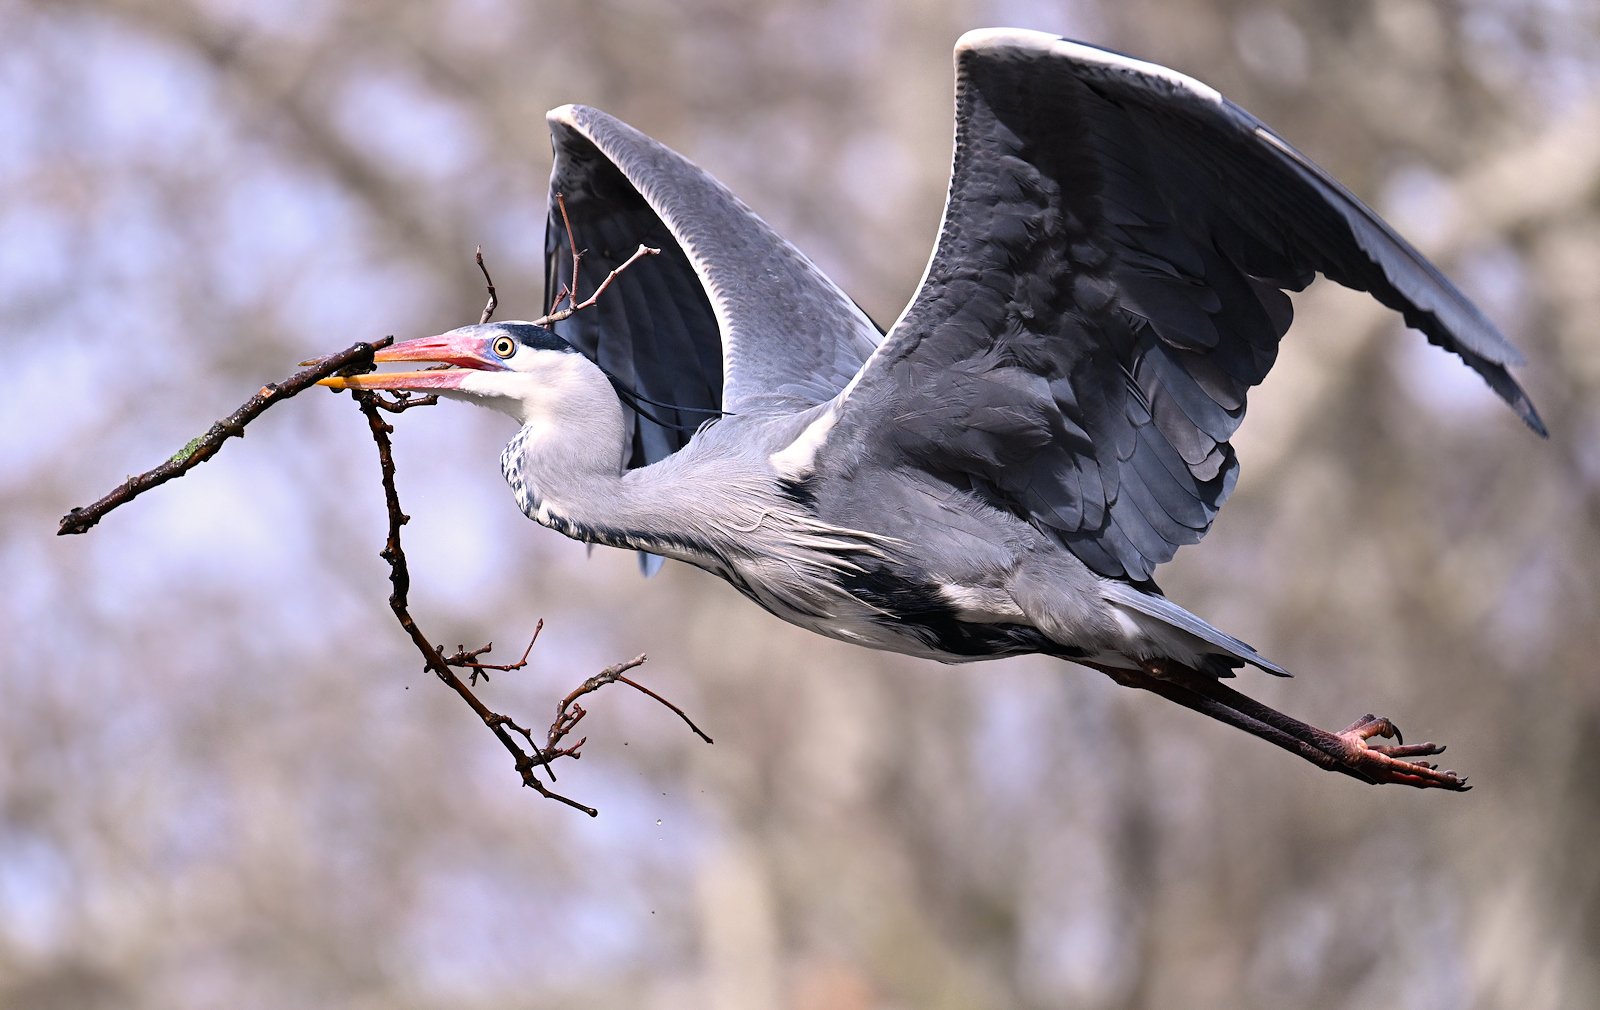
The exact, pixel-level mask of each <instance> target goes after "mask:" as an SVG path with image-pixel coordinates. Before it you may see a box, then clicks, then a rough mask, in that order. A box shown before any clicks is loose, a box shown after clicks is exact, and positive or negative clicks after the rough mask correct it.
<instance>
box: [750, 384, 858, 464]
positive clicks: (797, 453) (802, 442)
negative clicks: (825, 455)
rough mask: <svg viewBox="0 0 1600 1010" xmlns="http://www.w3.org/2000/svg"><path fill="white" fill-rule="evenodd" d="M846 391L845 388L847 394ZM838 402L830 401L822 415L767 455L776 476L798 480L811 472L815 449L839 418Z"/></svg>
mask: <svg viewBox="0 0 1600 1010" xmlns="http://www.w3.org/2000/svg"><path fill="white" fill-rule="evenodd" d="M854 384H855V380H851V385H852V386H853V385H854ZM848 392H849V390H848V389H847V390H846V394H847V395H848ZM840 399H841V400H842V399H843V397H840ZM838 404H839V400H835V401H834V402H833V403H830V404H829V405H828V409H827V410H825V411H823V412H822V416H820V417H818V418H817V419H816V420H815V421H812V422H811V423H810V424H808V425H806V428H805V430H804V431H802V432H801V433H800V436H799V437H798V438H796V439H795V440H794V441H793V442H790V443H789V444H788V445H787V446H785V447H784V448H782V449H779V450H778V451H777V452H775V453H773V454H772V455H770V456H768V457H767V462H768V463H771V464H772V469H774V470H776V471H778V476H780V477H783V478H785V479H787V480H799V479H800V478H802V477H804V476H806V475H807V474H808V473H810V472H811V469H812V464H813V463H814V462H815V461H816V458H817V450H818V449H820V448H822V443H823V442H826V441H827V440H828V432H829V431H831V430H832V429H833V425H834V422H835V421H837V420H839V407H838Z"/></svg>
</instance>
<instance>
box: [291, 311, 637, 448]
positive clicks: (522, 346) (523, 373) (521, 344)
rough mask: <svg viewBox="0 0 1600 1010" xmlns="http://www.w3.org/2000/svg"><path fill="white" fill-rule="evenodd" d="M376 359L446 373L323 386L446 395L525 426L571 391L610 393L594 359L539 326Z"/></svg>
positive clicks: (441, 340)
mask: <svg viewBox="0 0 1600 1010" xmlns="http://www.w3.org/2000/svg"><path fill="white" fill-rule="evenodd" d="M373 360H375V361H378V362H380V363H382V362H390V361H434V362H438V363H439V365H441V366H444V367H436V368H430V369H426V370H423V371H420V372H369V373H367V374H365V375H350V376H335V377H333V378H328V379H323V380H322V381H321V383H320V385H324V386H331V387H333V388H334V389H394V390H406V391H412V392H420V393H438V394H439V395H441V396H445V397H448V398H450V399H455V400H467V401H469V402H472V403H477V404H479V405H481V406H485V407H491V408H493V409H495V410H498V411H500V412H501V413H504V414H510V415H511V416H512V417H514V418H516V419H517V420H518V421H520V422H522V423H524V424H525V423H527V422H528V421H529V420H531V419H532V418H533V417H534V416H535V415H536V414H537V413H538V411H539V406H540V403H541V402H543V401H547V400H548V399H549V398H550V396H551V394H552V393H555V394H557V395H559V394H560V392H561V391H562V390H563V388H568V389H572V390H573V391H574V392H577V388H575V387H588V386H592V385H594V384H595V381H596V380H598V383H599V385H600V387H604V388H605V389H606V390H607V391H608V392H609V386H608V385H607V382H606V379H605V377H604V375H603V374H602V373H601V372H600V370H599V369H598V368H597V367H596V366H595V365H594V364H593V363H592V362H590V361H589V359H587V358H585V357H584V356H583V355H582V354H579V353H578V351H577V349H576V348H574V347H573V346H572V345H571V344H569V343H567V342H566V341H565V340H563V339H561V338H560V337H558V336H556V335H555V334H554V333H552V332H551V331H550V330H547V329H545V328H544V327H542V326H535V325H533V324H532V323H524V322H504V323H482V324H479V325H475V326H462V327H460V328H458V329H454V330H451V331H450V332H448V333H441V334H439V335H438V336H434V337H421V338H418V339H416V340H405V341H401V342H400V343H398V344H394V345H392V346H390V347H386V348H384V349H383V350H381V351H378V352H377V353H375V354H374V355H373ZM589 372H592V373H593V375H589V374H587V373H589Z"/></svg>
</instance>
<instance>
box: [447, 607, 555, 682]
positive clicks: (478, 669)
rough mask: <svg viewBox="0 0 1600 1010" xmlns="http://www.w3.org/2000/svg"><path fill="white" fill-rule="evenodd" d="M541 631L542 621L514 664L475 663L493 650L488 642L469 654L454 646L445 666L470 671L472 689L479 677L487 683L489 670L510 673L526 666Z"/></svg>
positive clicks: (469, 679) (535, 626) (464, 649)
mask: <svg viewBox="0 0 1600 1010" xmlns="http://www.w3.org/2000/svg"><path fill="white" fill-rule="evenodd" d="M543 630H544V620H543V619H540V621H539V623H538V624H536V625H534V627H533V637H532V638H530V639H529V640H528V647H527V648H526V649H523V650H522V658H521V659H519V660H517V661H516V662H515V663H479V662H477V659H478V657H479V656H482V655H483V654H484V653H487V652H489V651H490V650H492V649H493V648H494V643H493V642H490V643H489V644H488V645H485V646H483V647H482V648H480V649H473V650H472V651H471V652H468V651H467V647H466V646H465V645H458V646H456V654H455V655H453V656H447V657H445V664H446V665H448V666H454V667H456V668H458V669H464V670H471V671H472V674H471V675H470V676H469V677H468V678H467V683H468V684H469V685H471V686H472V687H477V686H478V678H479V677H482V678H483V682H484V683H485V684H487V683H489V671H490V670H503V671H506V672H510V671H512V670H520V669H522V668H523V667H525V666H527V665H528V656H529V655H531V654H532V653H533V643H535V642H537V641H538V640H539V632H541V631H543Z"/></svg>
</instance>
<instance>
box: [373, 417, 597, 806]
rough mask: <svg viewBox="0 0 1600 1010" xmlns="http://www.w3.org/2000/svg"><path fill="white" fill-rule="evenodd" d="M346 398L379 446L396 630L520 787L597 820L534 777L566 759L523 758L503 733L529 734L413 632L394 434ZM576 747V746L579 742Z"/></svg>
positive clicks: (383, 555)
mask: <svg viewBox="0 0 1600 1010" xmlns="http://www.w3.org/2000/svg"><path fill="white" fill-rule="evenodd" d="M350 393H351V395H353V396H354V397H355V399H356V403H357V404H358V405H359V406H360V408H361V413H363V414H365V415H366V418H367V426H368V427H369V428H370V429H371V430H372V440H373V441H374V442H376V443H377V445H378V466H379V469H380V470H381V472H382V475H383V499H384V502H385V504H386V505H387V506H388V509H389V539H388V541H387V542H386V543H385V544H384V548H383V550H382V551H381V552H379V555H378V556H379V557H381V558H383V560H385V561H387V562H388V563H389V583H390V585H391V586H393V590H392V591H391V592H390V594H389V609H390V610H392V611H394V616H395V619H396V620H398V621H399V622H400V627H402V628H404V629H405V631H406V634H408V635H409V636H411V642H412V644H413V645H415V646H416V647H417V651H418V652H420V653H422V659H423V663H424V664H425V665H426V666H427V668H428V669H429V670H431V671H433V674H434V676H436V677H438V678H439V679H440V680H442V681H444V684H445V686H446V687H448V688H450V689H451V690H452V691H454V692H455V693H456V694H458V695H460V696H461V700H463V701H465V702H466V703H467V706H468V707H469V708H471V709H472V711H473V712H474V713H476V714H477V716H478V718H479V719H481V720H482V721H483V724H484V725H485V726H488V727H489V729H490V731H491V732H493V733H494V735H495V737H496V739H498V740H499V741H500V743H501V744H502V745H503V746H504V747H505V748H506V750H508V751H510V752H511V754H512V757H513V758H514V759H515V766H516V769H517V772H518V773H519V774H520V775H521V776H522V782H523V784H524V785H526V786H528V787H529V788H531V789H533V790H534V791H536V792H538V793H539V794H540V795H541V796H545V797H547V798H549V799H552V800H559V801H561V802H562V803H565V804H567V805H568V806H570V807H573V808H574V809H577V810H582V811H583V812H584V813H586V814H588V815H589V816H590V817H595V816H598V815H599V813H600V811H598V810H596V809H594V808H593V807H588V806H584V805H583V804H582V803H579V802H578V801H577V800H574V799H569V798H568V797H566V796H562V795H561V794H560V793H555V792H552V791H550V790H549V789H547V788H546V787H545V785H544V783H543V782H541V781H539V779H538V777H537V776H535V775H534V769H535V768H536V767H537V766H538V765H540V764H544V765H548V764H549V762H550V761H551V760H553V759H554V757H557V756H566V755H547V754H542V753H539V751H538V748H537V747H536V748H534V751H535V753H534V754H528V753H527V752H526V751H524V750H523V749H522V748H521V747H519V746H518V745H517V742H516V740H514V739H512V737H511V733H510V732H508V727H509V728H510V729H513V730H517V731H518V732H521V733H522V735H523V736H524V737H527V736H528V735H529V734H528V731H526V730H523V729H522V728H521V727H519V726H517V725H516V724H515V723H514V722H512V721H511V720H510V719H508V718H507V717H505V716H503V715H500V714H498V713H496V712H493V711H490V709H489V707H488V706H487V705H485V704H484V703H483V702H481V701H479V700H478V697H477V695H475V694H473V693H472V691H471V689H470V688H468V687H467V685H466V684H463V683H462V682H461V678H460V677H457V676H456V674H455V671H454V670H452V669H450V666H449V664H447V663H446V662H445V661H444V657H443V656H441V655H440V654H439V650H438V649H436V648H434V646H433V643H432V642H430V641H428V639H427V636H425V635H423V633H422V630H421V629H420V628H418V627H417V622H416V621H415V620H413V619H412V617H411V611H410V607H409V603H408V597H409V596H410V593H411V569H410V567H409V566H408V565H407V564H406V555H405V550H404V549H403V548H402V547H401V546H400V527H402V526H404V525H405V524H406V523H408V522H410V521H411V517H410V516H408V515H406V514H405V513H404V512H402V511H401V510H400V496H399V494H398V493H397V492H396V491H395V486H394V452H393V449H392V444H391V442H390V440H389V436H390V435H391V434H393V432H394V428H393V427H391V426H390V425H389V424H387V423H385V422H384V420H383V418H382V417H381V416H380V415H379V414H378V406H377V404H376V402H374V398H373V394H372V393H371V392H370V391H368V390H364V389H352V390H351V391H350ZM579 746H581V742H580V744H579ZM576 749H577V748H576V747H574V748H571V750H573V751H576ZM570 756H572V757H577V754H576V753H573V754H571V755H570Z"/></svg>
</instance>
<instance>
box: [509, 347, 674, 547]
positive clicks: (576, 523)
mask: <svg viewBox="0 0 1600 1010" xmlns="http://www.w3.org/2000/svg"><path fill="white" fill-rule="evenodd" d="M596 373H597V374H598V370H596ZM601 383H602V384H603V385H602V384H596V385H595V388H593V389H588V388H584V389H577V390H569V391H567V395H563V396H560V397H557V398H552V399H551V400H549V401H547V402H545V403H542V404H540V405H539V407H538V409H537V410H530V411H529V413H528V414H527V416H526V417H525V419H524V424H523V427H522V430H521V431H519V432H517V434H516V436H515V437H514V438H512V440H511V442H510V443H509V444H508V445H507V446H506V448H505V452H504V453H502V454H501V470H502V471H503V472H504V474H505V477H506V482H507V483H508V484H510V485H511V489H512V491H513V492H514V493H515V494H516V497H517V505H518V507H519V508H521V509H522V511H523V513H524V514H526V515H527V516H528V517H529V518H531V519H533V520H535V521H536V522H539V523H542V524H544V525H545V526H549V527H550V528H551V529H554V530H557V531H558V532H561V533H564V534H566V535H567V536H569V537H572V538H574V539H577V540H583V541H586V542H590V543H600V544H606V545H608V546H613V547H624V548H629V549H639V550H653V551H654V553H664V551H663V550H662V549H661V545H660V543H658V542H657V541H659V540H661V538H663V537H666V538H669V539H670V538H671V537H672V531H674V530H676V529H679V528H680V527H682V526H683V524H684V521H685V520H686V519H692V517H686V516H685V515H684V510H683V509H681V508H673V507H672V506H671V503H670V502H669V501H667V500H665V499H666V498H669V497H671V496H670V493H668V494H665V495H664V494H663V483H664V478H665V484H667V485H676V484H679V483H681V479H680V480H673V479H671V477H670V476H669V475H667V474H665V473H664V471H666V470H673V471H676V470H678V469H680V467H678V466H676V465H666V466H663V465H662V464H657V465H656V466H652V467H644V468H641V469H637V470H625V469H624V466H623V463H624V459H625V457H626V453H627V452H628V449H629V448H630V445H629V438H628V432H627V427H626V425H625V422H624V418H623V413H622V405H621V404H620V403H619V402H618V400H617V397H616V394H615V393H614V392H613V391H612V389H611V387H610V384H609V383H608V382H605V380H604V377H603V376H601ZM676 462H678V461H674V463H676ZM666 490H667V491H669V492H670V488H667V489H666ZM646 541H649V543H648V544H647V543H646ZM671 553H674V554H675V553H677V552H671Z"/></svg>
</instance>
